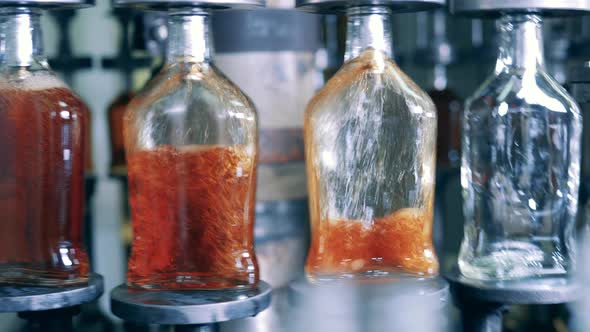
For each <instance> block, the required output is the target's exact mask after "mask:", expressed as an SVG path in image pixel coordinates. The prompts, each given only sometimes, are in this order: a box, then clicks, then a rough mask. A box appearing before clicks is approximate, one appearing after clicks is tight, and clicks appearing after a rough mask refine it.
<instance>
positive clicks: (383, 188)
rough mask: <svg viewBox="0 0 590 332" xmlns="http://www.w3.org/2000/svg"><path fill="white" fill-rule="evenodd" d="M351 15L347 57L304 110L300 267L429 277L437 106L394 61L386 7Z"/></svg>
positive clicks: (314, 274) (315, 271) (321, 272)
mask: <svg viewBox="0 0 590 332" xmlns="http://www.w3.org/2000/svg"><path fill="white" fill-rule="evenodd" d="M347 14H348V28H347V29H348V31H347V34H348V35H347V41H346V53H345V61H346V63H345V64H344V65H343V66H342V68H341V69H340V70H339V71H338V72H337V73H336V74H335V75H334V77H332V79H330V81H328V83H327V84H326V86H324V88H323V89H322V90H321V91H320V92H319V93H318V94H317V95H316V96H315V97H314V98H313V99H312V100H311V102H310V103H309V105H308V107H307V110H306V114H305V129H304V130H305V149H306V165H307V176H308V185H309V196H310V197H309V199H310V214H311V230H312V239H311V247H310V250H309V255H308V260H307V264H306V271H307V273H308V276H309V277H310V278H311V279H312V280H331V279H338V278H364V277H383V276H393V277H404V276H408V277H415V276H419V277H424V276H432V275H435V274H436V273H437V269H438V263H437V260H436V256H435V253H434V250H433V246H432V217H433V216H432V214H433V211H432V210H433V197H434V178H435V175H434V171H435V159H436V158H435V150H436V121H437V119H436V110H435V108H434V104H433V103H432V101H431V99H430V98H429V97H428V95H427V94H426V93H425V92H423V91H422V90H421V89H420V88H419V87H418V86H416V84H415V83H414V82H412V80H411V79H410V78H409V77H407V76H406V75H405V74H404V73H403V72H402V71H401V70H400V69H399V68H398V67H397V65H396V64H395V63H394V62H393V60H392V52H393V51H392V45H391V21H390V16H391V11H390V9H388V8H387V7H381V6H362V7H353V8H350V9H349V10H348V13H347Z"/></svg>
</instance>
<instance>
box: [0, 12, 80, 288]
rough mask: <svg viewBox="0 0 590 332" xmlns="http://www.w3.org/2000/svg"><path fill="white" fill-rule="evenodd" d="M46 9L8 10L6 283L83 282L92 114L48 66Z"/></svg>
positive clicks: (0, 159) (3, 21)
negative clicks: (44, 30) (43, 22)
mask: <svg viewBox="0 0 590 332" xmlns="http://www.w3.org/2000/svg"><path fill="white" fill-rule="evenodd" d="M40 16H41V12H40V10H39V9H26V8H2V9H0V30H1V31H2V34H3V36H4V41H5V50H4V53H3V54H2V57H1V60H0V151H2V153H1V154H0V165H2V167H0V283H10V284H28V285H43V286H68V285H76V284H83V283H85V282H87V280H88V273H89V263H88V255H87V254H86V251H85V248H84V245H83V243H82V242H83V241H82V220H83V212H84V211H83V209H84V171H85V168H86V166H87V165H86V164H87V163H88V160H89V158H88V155H87V154H88V153H89V151H88V146H87V142H88V132H87V131H88V123H89V114H88V110H87V108H86V106H85V105H84V103H83V102H82V101H81V100H80V99H79V98H78V97H77V96H76V95H74V93H72V91H70V89H68V87H67V86H66V85H65V84H64V83H63V82H61V81H60V80H59V79H58V78H57V77H56V76H55V75H54V74H53V73H52V72H51V71H50V69H49V68H48V66H47V60H46V58H45V56H44V54H43V49H42V46H41V39H42V37H41V29H40Z"/></svg>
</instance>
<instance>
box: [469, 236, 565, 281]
mask: <svg viewBox="0 0 590 332" xmlns="http://www.w3.org/2000/svg"><path fill="white" fill-rule="evenodd" d="M462 256H463V255H461V256H460V257H459V262H458V263H459V270H460V271H461V274H463V275H464V276H465V277H467V278H471V279H477V280H514V279H526V278H531V277H535V278H539V277H541V278H543V277H559V276H565V275H567V270H566V269H565V267H564V266H563V265H562V264H560V262H559V261H557V260H556V259H555V258H554V257H556V256H558V255H549V254H547V253H546V252H544V251H543V250H541V249H540V248H539V247H538V246H536V245H534V244H532V243H527V242H520V241H506V242H504V243H501V244H496V245H494V247H493V250H492V251H490V252H488V253H487V254H486V255H480V256H477V257H474V256H471V257H462Z"/></svg>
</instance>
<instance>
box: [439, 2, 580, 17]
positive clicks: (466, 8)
mask: <svg viewBox="0 0 590 332" xmlns="http://www.w3.org/2000/svg"><path fill="white" fill-rule="evenodd" d="M449 1H450V4H449V7H450V10H451V12H452V13H453V14H463V15H469V16H486V17H488V16H492V17H493V16H498V15H500V14H501V13H507V12H508V13H509V12H530V13H539V14H542V15H546V16H562V15H572V14H583V13H585V12H587V11H590V0H449Z"/></svg>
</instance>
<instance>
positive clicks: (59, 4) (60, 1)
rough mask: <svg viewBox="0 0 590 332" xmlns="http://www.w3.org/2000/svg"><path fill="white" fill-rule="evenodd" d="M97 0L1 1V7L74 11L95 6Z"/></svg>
mask: <svg viewBox="0 0 590 332" xmlns="http://www.w3.org/2000/svg"><path fill="white" fill-rule="evenodd" d="M94 3H95V0H0V7H19V6H22V7H36V8H45V9H66V8H69V9H74V8H86V7H92V6H94Z"/></svg>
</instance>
